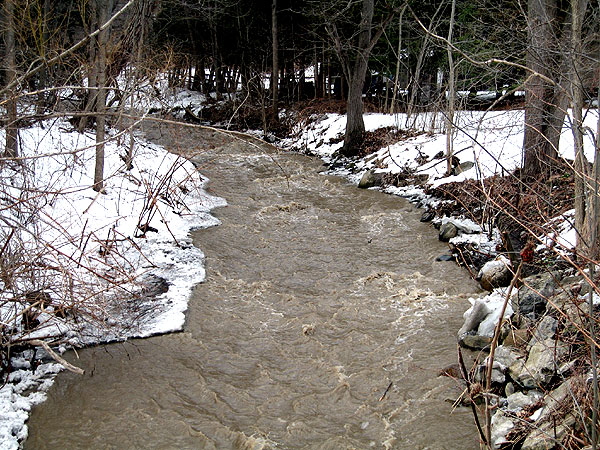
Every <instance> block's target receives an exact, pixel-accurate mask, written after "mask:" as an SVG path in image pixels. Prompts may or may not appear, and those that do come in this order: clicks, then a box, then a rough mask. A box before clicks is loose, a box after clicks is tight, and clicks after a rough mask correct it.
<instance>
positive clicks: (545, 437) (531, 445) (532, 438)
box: [521, 413, 576, 450]
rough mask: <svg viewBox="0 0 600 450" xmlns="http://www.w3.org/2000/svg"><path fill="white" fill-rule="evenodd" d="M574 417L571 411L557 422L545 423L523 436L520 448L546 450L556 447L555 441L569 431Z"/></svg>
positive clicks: (522, 449)
mask: <svg viewBox="0 0 600 450" xmlns="http://www.w3.org/2000/svg"><path fill="white" fill-rule="evenodd" d="M575 422H576V417H575V416H574V415H573V414H572V413H571V414H567V415H566V416H565V417H563V419H562V420H560V421H557V423H548V422H547V423H545V424H544V425H543V426H541V427H539V428H537V429H535V430H534V431H532V432H531V434H529V436H527V438H525V442H523V445H522V446H521V450H547V449H549V448H557V445H556V443H557V442H560V441H562V439H563V438H564V437H565V436H566V435H567V433H570V432H571V431H572V429H573V425H575Z"/></svg>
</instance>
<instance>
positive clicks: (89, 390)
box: [26, 126, 478, 449]
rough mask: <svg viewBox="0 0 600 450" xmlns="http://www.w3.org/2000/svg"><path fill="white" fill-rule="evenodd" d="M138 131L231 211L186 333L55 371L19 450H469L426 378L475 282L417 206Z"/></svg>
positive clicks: (294, 158)
mask: <svg viewBox="0 0 600 450" xmlns="http://www.w3.org/2000/svg"><path fill="white" fill-rule="evenodd" d="M147 133H148V136H149V137H151V138H153V139H154V140H156V141H159V142H160V143H163V144H165V145H167V146H170V147H171V148H172V149H173V150H176V151H181V152H186V153H188V154H191V153H194V154H195V156H194V161H195V162H196V163H197V164H198V166H199V169H200V170H201V172H202V173H203V174H205V175H207V176H208V177H209V178H210V179H211V182H210V185H209V187H210V190H211V192H212V193H213V194H216V195H219V196H222V197H225V198H226V199H227V201H228V203H229V206H228V207H226V208H222V209H219V210H217V211H215V215H216V216H218V217H219V218H220V219H221V221H222V222H223V223H222V225H220V226H218V227H215V228H211V229H208V230H200V231H197V232H195V234H194V239H195V243H196V245H198V246H199V247H200V248H201V249H202V250H203V251H204V252H205V253H206V265H207V273H208V275H207V280H206V282H205V283H203V284H201V285H199V286H198V287H197V289H196V290H195V291H194V293H193V297H192V299H191V301H190V309H189V311H188V316H187V323H186V326H185V331H184V332H183V333H178V334H172V335H167V336H160V337H154V338H151V339H146V340H136V341H131V342H127V343H125V344H114V345H109V346H104V347H99V348H93V349H87V350H85V351H81V352H79V356H80V359H79V360H78V361H77V364H78V365H79V366H81V367H83V368H85V369H86V375H85V376H84V377H80V376H76V375H72V374H69V373H64V374H61V375H60V376H59V378H58V380H57V382H56V384H55V385H54V386H53V388H52V389H51V391H50V393H49V399H48V401H47V402H46V403H44V404H43V405H41V406H40V407H37V408H36V409H35V411H34V412H33V414H32V418H31V421H30V438H29V439H28V441H27V443H26V448H30V449H43V448H48V449H78V448H81V449H90V448H98V449H100V448H102V449H211V448H215V449H229V448H232V449H261V448H278V449H296V448H311V449H369V448H376V449H382V448H393V449H426V448H427V449H476V448H478V441H477V437H476V432H475V428H474V425H473V421H472V418H471V417H470V415H469V411H467V410H465V409H457V410H455V411H452V409H451V407H452V405H451V403H449V402H448V401H447V399H450V398H455V397H457V396H458V395H459V393H460V388H459V386H458V385H457V384H456V383H454V382H453V381H452V380H449V379H447V378H443V377H442V378H440V377H437V372H438V370H439V369H440V368H442V367H443V366H445V365H447V364H450V363H453V362H454V361H455V360H456V341H455V335H456V330H457V329H458V328H459V327H460V325H461V317H462V312H463V311H464V310H465V309H466V308H467V307H468V302H467V298H468V297H469V296H470V295H473V294H474V293H475V292H477V287H476V285H475V284H474V283H473V282H472V281H471V280H470V279H469V278H468V276H467V274H466V273H465V272H463V271H462V270H461V269H459V268H458V267H456V266H455V265H453V264H451V263H444V262H435V258H436V257H437V256H438V255H440V254H442V253H444V252H445V250H446V247H445V245H443V244H441V243H439V242H437V240H436V238H435V233H434V231H433V230H432V229H431V227H430V226H429V225H425V224H421V223H420V222H419V216H420V213H419V211H417V210H416V209H415V208H414V207H413V206H411V205H410V204H409V203H407V202H406V201H404V200H402V199H400V198H396V197H392V196H389V195H385V194H381V193H378V192H374V191H364V190H358V189H357V188H355V187H353V186H351V185H349V184H347V182H345V181H344V180H342V179H338V178H334V177H330V176H325V175H321V174H319V169H320V163H319V162H318V161H315V160H311V159H308V158H306V157H303V156H300V155H296V154H286V153H277V152H274V151H272V150H268V149H264V148H257V147H256V146H252V145H248V144H247V143H245V142H243V141H225V140H224V139H223V138H222V137H220V136H218V135H210V134H209V133H207V132H205V131H199V130H183V131H182V130H181V129H179V130H178V129H174V128H167V127H164V126H163V127H162V128H161V129H159V128H158V127H156V126H153V127H150V128H149V129H148V130H147ZM208 149H209V150H208ZM71 358H74V356H73V355H71ZM388 387H389V390H387V392H386V389H387V388H388Z"/></svg>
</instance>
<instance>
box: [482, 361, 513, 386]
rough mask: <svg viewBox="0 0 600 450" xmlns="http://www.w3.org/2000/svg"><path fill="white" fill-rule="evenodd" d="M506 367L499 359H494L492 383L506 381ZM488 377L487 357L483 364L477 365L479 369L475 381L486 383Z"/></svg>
mask: <svg viewBox="0 0 600 450" xmlns="http://www.w3.org/2000/svg"><path fill="white" fill-rule="evenodd" d="M504 369H505V367H504V366H503V365H502V364H500V363H499V362H498V361H496V360H495V359H494V364H493V366H492V378H491V381H492V383H497V384H504V382H505V381H506V377H505V376H504ZM486 377H487V358H486V360H485V361H484V363H483V364H480V365H478V366H477V370H476V372H475V381H477V382H478V383H481V384H482V385H485V380H486Z"/></svg>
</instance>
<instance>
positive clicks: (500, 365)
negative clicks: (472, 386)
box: [475, 345, 522, 384]
mask: <svg viewBox="0 0 600 450" xmlns="http://www.w3.org/2000/svg"><path fill="white" fill-rule="evenodd" d="M519 359H522V355H521V354H520V353H519V352H517V351H516V350H514V349H512V348H510V347H505V346H503V345H500V346H499V347H497V348H496V352H495V353H494V364H493V366H492V382H494V383H498V384H503V383H505V382H506V376H505V373H506V372H507V371H508V368H509V367H510V366H511V365H513V364H514V363H515V362H516V361H517V360H519ZM488 363H489V356H488V357H487V358H485V359H484V360H483V363H482V364H480V365H479V366H478V367H477V372H476V374H475V379H476V381H478V382H480V383H483V382H484V380H485V377H486V373H487V366H488Z"/></svg>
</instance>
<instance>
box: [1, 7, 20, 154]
mask: <svg viewBox="0 0 600 450" xmlns="http://www.w3.org/2000/svg"><path fill="white" fill-rule="evenodd" d="M4 46H5V55H4V71H5V74H6V84H7V85H9V86H10V85H11V84H12V82H13V81H14V80H15V79H16V77H17V63H16V44H15V0H6V1H5V2H4ZM6 96H7V98H6V140H5V147H4V155H5V156H7V157H12V158H14V157H16V156H17V154H18V141H17V136H18V128H17V97H16V92H15V89H14V88H13V89H8V91H7V92H6Z"/></svg>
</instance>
